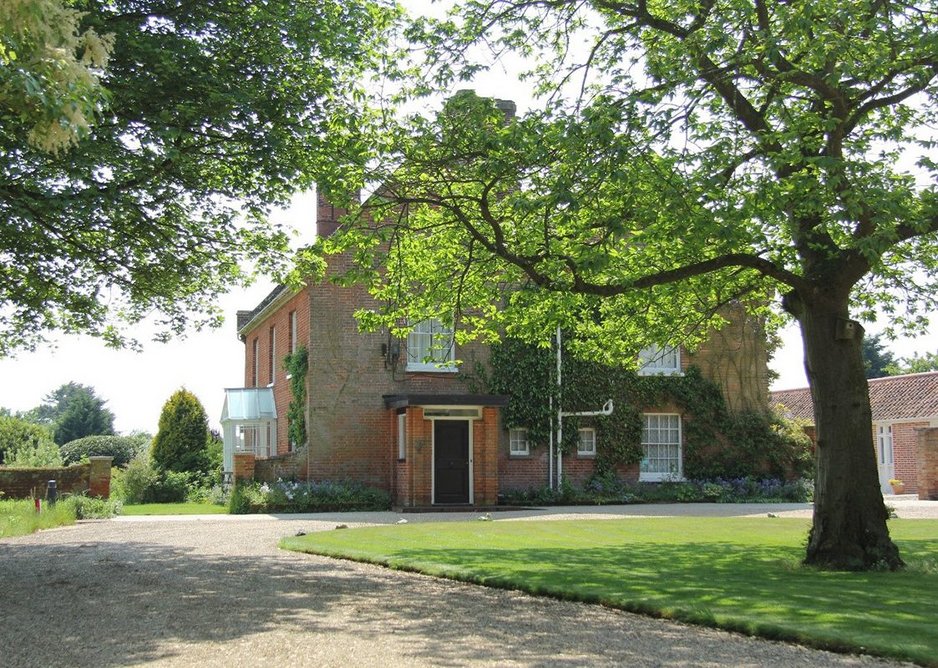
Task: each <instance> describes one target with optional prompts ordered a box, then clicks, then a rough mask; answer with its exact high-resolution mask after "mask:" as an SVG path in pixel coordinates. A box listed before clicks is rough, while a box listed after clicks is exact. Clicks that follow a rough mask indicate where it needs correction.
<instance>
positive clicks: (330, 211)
mask: <svg viewBox="0 0 938 668" xmlns="http://www.w3.org/2000/svg"><path fill="white" fill-rule="evenodd" d="M347 213H348V209H347V208H344V207H341V206H336V205H335V204H333V203H332V202H330V201H329V200H328V199H327V198H326V196H325V195H324V194H323V192H322V188H320V187H319V186H318V185H317V186H316V236H317V237H331V236H332V235H333V234H334V233H335V231H336V230H337V229H339V219H340V218H342V216H344V215H346V214H347Z"/></svg>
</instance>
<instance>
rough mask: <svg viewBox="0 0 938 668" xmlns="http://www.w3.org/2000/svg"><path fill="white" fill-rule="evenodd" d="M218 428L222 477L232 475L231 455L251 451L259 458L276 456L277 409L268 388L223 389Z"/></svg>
mask: <svg viewBox="0 0 938 668" xmlns="http://www.w3.org/2000/svg"><path fill="white" fill-rule="evenodd" d="M221 426H222V435H223V445H222V475H223V478H224V479H225V480H228V479H230V478H231V476H232V475H233V474H234V456H235V453H239V452H250V453H253V454H254V456H255V457H257V458H259V459H263V458H267V457H270V456H272V455H275V454H277V407H276V403H275V401H274V391H273V388H270V387H239V388H227V389H225V404H224V407H223V408H222V415H221Z"/></svg>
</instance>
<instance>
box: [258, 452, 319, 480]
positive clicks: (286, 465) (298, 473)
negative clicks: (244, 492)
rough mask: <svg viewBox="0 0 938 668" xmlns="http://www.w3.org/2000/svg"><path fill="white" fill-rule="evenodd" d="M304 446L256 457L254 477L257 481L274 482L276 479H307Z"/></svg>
mask: <svg viewBox="0 0 938 668" xmlns="http://www.w3.org/2000/svg"><path fill="white" fill-rule="evenodd" d="M308 453H309V448H307V447H306V446H304V447H301V448H299V449H298V450H295V451H293V452H288V453H286V454H282V455H277V456H276V457H270V458H269V459H258V460H256V461H255V462H254V479H255V480H257V481H258V482H276V481H277V480H307V479H308V475H307V467H306V465H307V461H308V460H307V454H308Z"/></svg>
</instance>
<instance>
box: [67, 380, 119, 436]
mask: <svg viewBox="0 0 938 668" xmlns="http://www.w3.org/2000/svg"><path fill="white" fill-rule="evenodd" d="M113 433H114V414H113V413H111V411H109V410H108V409H106V408H105V407H104V401H103V400H102V399H99V398H97V397H95V396H94V394H93V393H87V392H79V393H77V394H76V395H75V396H74V397H73V398H72V399H71V400H70V401H69V402H68V404H67V405H66V407H65V411H64V412H63V413H62V414H61V415H60V416H59V418H58V420H56V423H55V442H56V443H57V444H59V445H64V444H66V443H68V442H70V441H74V440H76V439H79V438H84V437H86V436H98V435H111V434H113Z"/></svg>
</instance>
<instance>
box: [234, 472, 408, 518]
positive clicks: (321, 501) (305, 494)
mask: <svg viewBox="0 0 938 668" xmlns="http://www.w3.org/2000/svg"><path fill="white" fill-rule="evenodd" d="M390 507H391V497H390V496H389V495H388V493H387V492H385V491H383V490H380V489H375V488H373V487H366V486H365V485H362V484H359V483H356V482H331V481H322V482H309V483H306V482H289V481H282V480H278V481H277V482H276V483H272V484H270V483H256V482H255V483H250V484H244V483H241V484H237V485H235V489H234V491H233V492H232V494H231V500H230V502H229V511H230V512H231V513H232V514H243V513H275V512H285V513H316V512H329V511H366V510H388V509H389V508H390Z"/></svg>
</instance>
